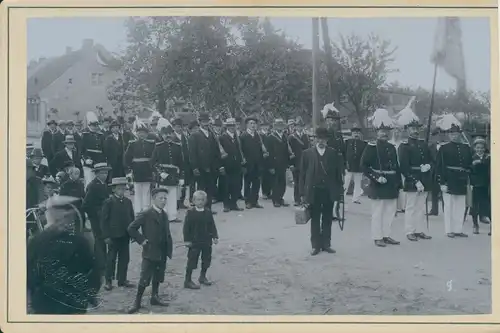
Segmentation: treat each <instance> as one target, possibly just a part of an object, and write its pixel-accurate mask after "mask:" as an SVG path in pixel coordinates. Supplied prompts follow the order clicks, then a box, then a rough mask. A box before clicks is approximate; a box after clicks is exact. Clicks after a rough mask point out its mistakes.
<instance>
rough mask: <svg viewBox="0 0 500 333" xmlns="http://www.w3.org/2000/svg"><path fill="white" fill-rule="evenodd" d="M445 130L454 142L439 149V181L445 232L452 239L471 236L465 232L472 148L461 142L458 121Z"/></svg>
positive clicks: (451, 141)
mask: <svg viewBox="0 0 500 333" xmlns="http://www.w3.org/2000/svg"><path fill="white" fill-rule="evenodd" d="M450 118H451V117H450ZM452 119H453V118H452ZM441 130H442V131H444V132H446V133H448V136H449V139H450V142H448V143H445V144H444V145H442V146H441V147H440V148H439V151H438V154H437V157H436V173H437V180H438V182H439V185H440V186H441V191H442V192H443V201H444V209H443V212H444V214H443V215H444V226H445V232H446V235H447V236H448V237H449V238H455V237H468V236H467V235H466V234H465V233H463V230H462V229H463V218H464V213H465V203H466V201H465V200H466V199H465V198H466V195H467V185H468V183H469V175H470V171H471V168H472V151H471V149H470V147H469V145H467V144H464V143H461V142H460V135H461V128H460V124H459V123H458V121H457V123H452V124H451V125H450V126H449V128H442V129H441Z"/></svg>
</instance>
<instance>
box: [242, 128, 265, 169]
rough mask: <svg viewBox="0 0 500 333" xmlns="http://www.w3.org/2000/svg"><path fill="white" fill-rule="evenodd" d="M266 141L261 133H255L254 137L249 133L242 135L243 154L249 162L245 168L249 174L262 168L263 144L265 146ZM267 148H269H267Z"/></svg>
mask: <svg viewBox="0 0 500 333" xmlns="http://www.w3.org/2000/svg"><path fill="white" fill-rule="evenodd" d="M261 140H262V142H261ZM264 140H265V138H264V137H263V136H262V135H261V134H259V133H255V135H254V136H251V135H250V134H248V132H247V131H245V132H243V133H241V135H240V142H241V151H242V152H243V156H245V160H246V162H247V163H246V165H245V167H246V168H247V170H248V172H253V170H254V169H260V168H262V163H263V162H264V156H263V152H262V144H265V142H264ZM266 148H268V147H267V146H266Z"/></svg>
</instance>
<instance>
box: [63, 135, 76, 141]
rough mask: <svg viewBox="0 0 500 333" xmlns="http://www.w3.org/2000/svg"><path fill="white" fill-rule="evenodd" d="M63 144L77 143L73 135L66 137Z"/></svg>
mask: <svg viewBox="0 0 500 333" xmlns="http://www.w3.org/2000/svg"><path fill="white" fill-rule="evenodd" d="M63 143H76V141H75V137H74V136H73V135H66V137H65V138H64V141H63Z"/></svg>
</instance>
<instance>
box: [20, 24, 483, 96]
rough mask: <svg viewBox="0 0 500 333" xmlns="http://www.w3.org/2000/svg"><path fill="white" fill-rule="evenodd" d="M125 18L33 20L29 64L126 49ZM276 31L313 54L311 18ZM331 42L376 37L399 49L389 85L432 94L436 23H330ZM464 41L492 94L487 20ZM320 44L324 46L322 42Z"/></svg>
mask: <svg viewBox="0 0 500 333" xmlns="http://www.w3.org/2000/svg"><path fill="white" fill-rule="evenodd" d="M124 20H125V18H123V17H107V18H106V17H99V18H83V17H75V18H32V19H29V21H28V36H27V49H28V54H27V59H28V61H29V60H31V59H38V58H40V57H47V58H48V57H53V56H59V55H62V54H64V52H65V50H66V47H67V46H69V47H72V48H73V49H78V48H80V47H81V44H82V41H83V39H86V38H90V39H93V40H94V42H95V43H99V44H102V45H103V46H105V47H106V48H107V49H108V50H109V51H111V52H119V51H120V50H123V49H124V47H125V46H126V30H125V28H124ZM271 21H272V23H273V24H274V26H275V27H276V28H278V29H281V30H282V31H283V32H285V33H286V35H288V36H289V37H291V38H292V39H294V40H296V41H297V42H299V43H301V44H303V45H304V47H307V48H311V45H312V25H311V19H310V18H272V19H271ZM328 24H329V33H330V38H331V39H333V40H338V37H339V35H349V34H351V33H355V34H357V35H361V36H367V35H368V34H370V33H375V34H378V35H379V36H380V37H382V38H384V39H388V40H390V41H391V44H392V45H394V46H397V51H396V53H395V58H396V61H395V62H394V64H393V67H394V68H397V69H399V72H398V73H391V74H390V75H389V77H388V81H389V82H394V81H398V82H400V83H401V84H402V85H405V86H411V87H418V86H421V87H423V88H426V89H429V90H430V89H431V88H432V79H433V74H434V66H433V65H432V64H431V62H430V55H431V53H432V47H433V43H434V33H435V28H436V24H437V18H329V20H328ZM461 26H462V41H463V45H464V58H465V68H466V77H467V86H468V88H469V89H472V90H478V91H489V90H490V31H489V27H490V26H489V19H488V18H486V17H484V18H482V17H464V18H462V20H461ZM321 44H322V41H321ZM455 86H456V84H455V80H454V79H453V78H451V77H449V76H448V75H447V74H446V73H445V72H444V71H441V70H439V71H438V75H437V80H436V90H448V89H454V88H455Z"/></svg>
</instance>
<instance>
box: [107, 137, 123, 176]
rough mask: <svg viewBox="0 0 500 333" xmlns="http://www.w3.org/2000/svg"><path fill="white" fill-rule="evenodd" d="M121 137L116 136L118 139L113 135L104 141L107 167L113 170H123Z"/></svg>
mask: <svg viewBox="0 0 500 333" xmlns="http://www.w3.org/2000/svg"><path fill="white" fill-rule="evenodd" d="M123 152H124V146H123V137H122V135H121V134H118V139H116V138H115V136H114V135H113V134H110V135H108V137H107V138H106V140H105V141H104V153H105V155H106V160H107V162H108V164H109V166H110V167H111V168H112V169H113V170H121V169H123Z"/></svg>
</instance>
